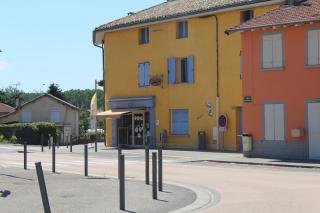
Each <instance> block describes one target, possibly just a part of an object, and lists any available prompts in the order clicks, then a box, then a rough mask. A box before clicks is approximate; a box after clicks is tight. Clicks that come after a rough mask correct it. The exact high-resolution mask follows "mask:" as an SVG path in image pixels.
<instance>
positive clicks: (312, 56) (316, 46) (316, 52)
mask: <svg viewBox="0 0 320 213" xmlns="http://www.w3.org/2000/svg"><path fill="white" fill-rule="evenodd" d="M308 65H310V66H314V65H320V29H314V30H309V31H308Z"/></svg>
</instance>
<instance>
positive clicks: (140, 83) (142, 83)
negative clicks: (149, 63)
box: [139, 64, 144, 87]
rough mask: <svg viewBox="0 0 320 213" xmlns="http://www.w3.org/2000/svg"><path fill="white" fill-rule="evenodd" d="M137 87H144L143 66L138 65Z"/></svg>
mask: <svg viewBox="0 0 320 213" xmlns="http://www.w3.org/2000/svg"><path fill="white" fill-rule="evenodd" d="M139 86H140V87H143V86H144V64H139Z"/></svg>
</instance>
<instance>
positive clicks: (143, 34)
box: [140, 27, 149, 44]
mask: <svg viewBox="0 0 320 213" xmlns="http://www.w3.org/2000/svg"><path fill="white" fill-rule="evenodd" d="M148 43H149V28H148V27H146V28H141V29H140V44H148Z"/></svg>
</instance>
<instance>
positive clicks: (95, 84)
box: [94, 80, 98, 152]
mask: <svg viewBox="0 0 320 213" xmlns="http://www.w3.org/2000/svg"><path fill="white" fill-rule="evenodd" d="M97 87H98V81H97V80H95V81H94V90H95V93H96V95H97V112H98V88H97ZM95 119H96V126H95V134H96V140H95V152H97V151H98V120H97V116H95Z"/></svg>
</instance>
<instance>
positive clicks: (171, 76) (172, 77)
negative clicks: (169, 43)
mask: <svg viewBox="0 0 320 213" xmlns="http://www.w3.org/2000/svg"><path fill="white" fill-rule="evenodd" d="M175 82H176V59H175V58H169V59H168V83H169V84H174V83H175Z"/></svg>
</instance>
